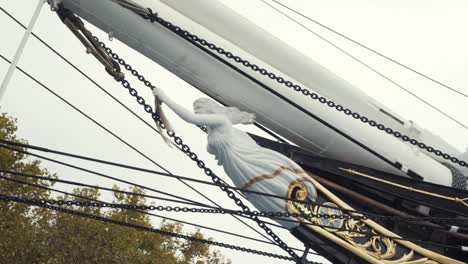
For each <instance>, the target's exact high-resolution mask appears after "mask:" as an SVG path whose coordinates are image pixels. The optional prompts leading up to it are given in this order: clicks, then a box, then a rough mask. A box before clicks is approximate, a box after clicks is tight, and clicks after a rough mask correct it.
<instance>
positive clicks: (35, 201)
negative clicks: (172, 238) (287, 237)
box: [0, 194, 463, 250]
mask: <svg viewBox="0 0 468 264" xmlns="http://www.w3.org/2000/svg"><path fill="white" fill-rule="evenodd" d="M5 198H6V199H9V200H14V199H16V198H19V197H17V196H8V195H4V194H0V200H2V199H5ZM20 199H21V198H20ZM25 200H28V201H29V202H31V203H33V204H35V205H52V206H56V205H58V206H62V205H66V206H77V207H87V208H119V209H129V210H150V211H154V210H158V211H169V212H170V211H175V212H183V213H186V212H190V213H221V214H224V213H225V212H223V211H219V210H216V209H215V210H214V211H210V210H207V209H199V208H187V207H183V208H180V207H173V208H172V207H168V206H166V207H163V206H153V205H151V206H146V205H134V204H120V203H119V204H117V203H105V202H94V203H93V202H81V201H73V200H54V199H25ZM186 209H187V210H186ZM226 211H232V210H226ZM234 212H236V211H234ZM237 213H238V214H239V215H245V214H250V213H254V212H249V213H247V212H242V211H237ZM260 213H262V212H260ZM271 214H272V215H276V213H271ZM332 216H333V215H330V216H329V217H331V218H332V219H336V218H335V217H332ZM335 216H337V215H335ZM307 217H309V216H307ZM275 218H276V217H275ZM326 219H327V218H326ZM281 220H283V219H281ZM284 220H287V221H288V220H289V219H284ZM460 220H463V219H460ZM289 222H295V223H302V222H301V221H293V220H289ZM307 224H308V225H312V226H318V227H322V228H330V229H334V230H337V231H348V232H349V231H352V232H355V233H358V234H364V235H369V236H372V237H382V238H387V239H393V240H401V241H410V242H418V243H421V244H427V245H432V246H439V247H444V248H451V249H458V250H462V248H463V245H461V246H453V245H447V244H440V243H436V242H430V241H423V240H419V239H406V238H402V237H396V236H387V235H380V234H376V233H375V232H365V231H361V230H350V229H349V228H347V227H334V226H329V225H324V224H318V223H307Z"/></svg>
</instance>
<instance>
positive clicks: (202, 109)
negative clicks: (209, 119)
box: [193, 98, 222, 114]
mask: <svg viewBox="0 0 468 264" xmlns="http://www.w3.org/2000/svg"><path fill="white" fill-rule="evenodd" d="M221 108H222V106H220V105H218V104H217V103H216V102H214V101H213V100H211V99H208V98H200V99H197V100H195V102H193V112H194V113H195V114H214V113H217V112H219V111H220V109H221Z"/></svg>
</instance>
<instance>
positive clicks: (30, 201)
mask: <svg viewBox="0 0 468 264" xmlns="http://www.w3.org/2000/svg"><path fill="white" fill-rule="evenodd" d="M0 200H1V201H5V202H16V203H23V204H28V205H32V206H37V207H42V208H46V209H49V210H54V211H57V212H62V213H67V214H71V215H75V216H79V217H83V218H88V219H92V220H96V221H100V222H106V223H110V224H115V225H120V226H126V227H130V228H134V229H139V230H142V231H146V232H151V233H156V234H161V235H165V236H171V237H175V238H181V239H185V240H189V241H193V242H198V243H204V244H209V245H213V246H218V247H224V248H229V249H233V250H237V251H242V252H247V253H251V254H256V255H261V256H266V257H272V258H278V259H283V260H290V261H294V259H293V258H292V257H287V256H282V255H278V254H274V253H269V252H265V251H260V250H255V249H251V248H246V247H242V246H236V245H232V244H227V243H223V242H217V241H212V240H207V239H201V238H198V237H193V236H188V235H183V234H180V233H174V232H170V231H166V230H161V229H157V228H151V227H146V226H141V225H137V224H131V223H127V222H123V221H119V220H114V219H111V218H107V217H103V216H97V215H92V214H87V213H83V212H79V211H75V210H71V209H66V208H62V207H57V206H53V205H47V204H43V203H41V202H37V201H35V200H34V199H27V198H20V197H14V196H6V195H2V194H0ZM314 263H317V264H319V263H318V262H314Z"/></svg>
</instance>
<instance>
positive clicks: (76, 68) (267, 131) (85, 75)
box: [0, 7, 289, 148]
mask: <svg viewBox="0 0 468 264" xmlns="http://www.w3.org/2000/svg"><path fill="white" fill-rule="evenodd" d="M0 10H1V11H2V12H3V13H5V14H6V15H7V16H8V17H9V18H11V19H12V20H13V21H14V22H16V23H17V24H18V25H19V26H21V27H22V28H23V29H26V26H25V25H24V24H23V23H21V22H20V21H19V20H18V19H16V18H15V17H14V16H13V15H11V14H10V13H9V12H8V11H6V10H5V9H4V8H3V7H0ZM31 35H32V36H33V37H34V38H36V39H37V40H38V41H39V42H41V43H42V44H43V45H44V46H46V47H47V48H48V49H49V50H50V51H52V52H53V53H55V54H56V55H57V56H58V57H59V58H61V59H62V60H63V61H65V62H66V63H67V64H68V65H70V66H71V67H72V68H73V69H75V70H76V71H78V72H79V73H80V74H81V75H83V76H84V77H85V78H86V79H88V80H89V81H90V82H91V83H93V84H94V85H95V86H97V87H98V88H99V89H100V90H102V91H103V92H104V93H105V94H106V95H108V96H109V97H111V98H112V99H113V100H114V101H116V102H117V103H118V104H120V105H121V106H122V107H124V108H125V109H126V110H127V111H129V112H130V113H131V114H132V115H133V116H135V117H136V118H138V119H139V120H140V121H141V122H143V123H145V124H146V125H147V126H148V127H150V128H151V129H152V130H153V131H154V132H156V133H158V134H159V133H160V132H159V131H158V130H157V129H155V128H154V127H153V126H151V125H150V124H149V123H148V122H146V121H145V120H144V119H142V118H141V117H140V116H138V115H137V114H136V113H135V112H134V111H133V110H131V109H130V108H128V107H127V106H126V105H125V104H124V103H122V102H121V101H120V100H119V99H117V98H116V97H115V96H113V95H112V94H111V93H109V92H108V91H107V90H106V89H104V87H103V86H101V85H99V84H98V83H97V82H96V81H95V80H93V79H92V78H91V77H90V76H89V75H87V74H86V73H85V72H83V71H82V70H81V69H80V68H78V67H77V66H76V65H74V64H73V63H72V62H71V61H70V60H69V59H67V58H65V56H63V55H62V54H60V52H58V51H57V50H56V49H54V48H53V47H52V46H51V45H49V44H48V43H47V42H45V41H44V40H43V39H42V38H41V37H39V36H38V35H37V34H35V33H34V32H31ZM255 126H257V127H258V128H259V129H260V130H263V132H265V133H267V134H268V135H270V136H272V137H274V138H275V139H276V140H277V141H278V142H281V143H285V144H289V143H288V142H287V141H286V140H284V139H283V138H281V137H280V136H278V135H277V134H276V133H274V132H272V131H271V130H269V129H268V128H266V127H264V126H262V125H260V124H258V123H255ZM171 144H172V146H175V147H177V148H178V147H179V146H177V145H176V144H174V143H173V142H171Z"/></svg>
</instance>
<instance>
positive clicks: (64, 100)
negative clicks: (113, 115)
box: [0, 54, 273, 242]
mask: <svg viewBox="0 0 468 264" xmlns="http://www.w3.org/2000/svg"><path fill="white" fill-rule="evenodd" d="M0 57H1V58H2V59H3V60H5V61H6V62H8V63H11V62H10V61H9V60H8V59H7V58H5V57H4V56H3V55H2V54H0ZM17 69H18V70H20V71H21V72H22V73H23V74H25V75H26V76H28V77H29V78H30V79H31V80H33V81H34V82H36V83H37V84H39V85H40V86H41V87H42V88H44V89H46V90H47V91H48V92H50V93H51V94H53V95H54V96H56V97H57V98H58V99H60V100H61V101H62V102H64V103H66V104H67V105H68V106H70V107H71V108H73V109H74V110H75V111H77V112H79V113H80V114H81V115H83V116H85V117H86V118H88V119H89V120H90V121H92V122H93V123H95V124H96V125H98V126H99V127H101V128H102V129H104V130H105V131H106V132H108V133H110V134H111V135H113V136H115V137H116V138H118V139H119V140H121V141H122V142H126V141H124V140H122V139H121V138H120V137H118V136H117V135H115V134H114V133H113V132H111V131H110V130H108V129H107V128H105V127H104V126H102V125H101V124H100V123H98V122H97V121H95V120H94V119H92V118H91V117H90V116H89V115H87V114H86V113H84V112H83V111H81V110H80V109H78V108H77V107H76V106H74V105H73V104H71V103H70V102H68V101H67V100H66V99H64V98H63V97H61V96H60V95H58V94H57V93H55V92H54V91H52V90H51V89H50V88H48V87H47V86H45V85H44V84H43V83H41V82H40V81H38V80H37V79H36V78H34V77H33V76H32V75H30V74H29V73H27V72H26V71H24V70H23V69H22V68H21V67H19V66H18V67H17ZM125 144H126V145H127V146H129V147H130V148H132V149H133V150H134V151H136V152H137V153H139V154H140V155H142V156H143V157H145V158H146V159H148V160H149V161H151V162H154V161H153V160H152V159H151V158H149V157H148V156H146V155H145V154H143V153H141V152H140V151H139V150H137V149H136V148H135V147H133V146H132V145H130V144H128V143H125ZM155 164H157V163H155ZM158 166H159V167H160V168H162V167H161V166H160V165H158ZM163 170H165V171H166V172H168V173H170V172H169V171H168V170H166V169H163ZM179 181H181V182H182V183H183V184H184V185H186V186H187V187H189V188H190V189H192V190H193V191H195V192H196V193H198V194H199V195H201V196H202V197H204V198H205V199H207V200H208V201H210V202H211V203H213V204H215V205H216V206H217V207H219V208H221V206H220V205H219V204H218V203H216V202H215V201H213V200H212V199H210V198H208V197H207V196H206V195H204V194H203V193H201V192H200V191H198V190H196V189H195V188H193V187H192V186H190V185H189V184H187V183H186V182H184V181H183V180H180V179H179ZM232 217H233V218H235V219H236V220H237V221H239V222H240V223H242V224H243V225H245V226H246V227H248V228H249V229H251V230H252V231H254V232H255V233H257V234H259V235H260V236H262V237H263V238H265V239H267V240H269V241H270V242H273V241H272V240H271V239H270V238H269V237H267V236H266V235H264V234H262V233H261V232H259V231H258V230H257V229H255V228H253V227H252V226H251V225H249V224H248V223H247V222H245V221H243V220H242V219H240V218H238V217H237V216H235V215H232Z"/></svg>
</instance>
